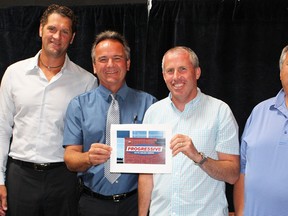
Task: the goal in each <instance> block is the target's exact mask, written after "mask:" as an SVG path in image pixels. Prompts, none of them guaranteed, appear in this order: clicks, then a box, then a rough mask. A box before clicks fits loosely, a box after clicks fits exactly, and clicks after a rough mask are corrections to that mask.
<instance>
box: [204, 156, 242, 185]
mask: <svg viewBox="0 0 288 216" xmlns="http://www.w3.org/2000/svg"><path fill="white" fill-rule="evenodd" d="M232 157H235V158H234V159H233V160H214V159H211V158H208V159H207V161H206V162H205V163H204V164H203V165H201V168H202V169H203V170H204V171H205V172H206V173H207V174H208V175H209V176H210V177H212V178H214V179H217V180H219V181H225V182H227V183H229V184H234V183H235V182H236V181H237V179H238V178H239V156H237V155H235V156H232Z"/></svg>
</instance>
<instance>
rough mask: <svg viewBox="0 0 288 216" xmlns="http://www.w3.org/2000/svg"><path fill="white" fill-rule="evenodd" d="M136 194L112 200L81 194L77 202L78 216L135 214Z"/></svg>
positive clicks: (136, 207) (132, 215)
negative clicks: (115, 200) (116, 200)
mask: <svg viewBox="0 0 288 216" xmlns="http://www.w3.org/2000/svg"><path fill="white" fill-rule="evenodd" d="M137 215H138V194H137V193H135V194H133V195H132V196H130V197H128V198H125V199H123V200H120V201H119V202H114V201H113V200H101V199H98V198H94V197H91V196H89V195H87V194H82V195H81V197H80V202H79V216H137Z"/></svg>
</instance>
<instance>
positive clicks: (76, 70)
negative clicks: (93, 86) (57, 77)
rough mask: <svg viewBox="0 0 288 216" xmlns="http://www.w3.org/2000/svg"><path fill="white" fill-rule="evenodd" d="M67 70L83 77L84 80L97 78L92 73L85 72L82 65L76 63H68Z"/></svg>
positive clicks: (69, 61)
mask: <svg viewBox="0 0 288 216" xmlns="http://www.w3.org/2000/svg"><path fill="white" fill-rule="evenodd" d="M67 70H68V71H69V72H70V73H73V75H76V76H81V77H83V78H88V79H96V77H95V76H94V75H93V74H92V73H91V72H89V71H87V70H85V69H84V68H82V67H81V66H80V65H78V64H76V63H74V62H73V61H71V60H68V62H67Z"/></svg>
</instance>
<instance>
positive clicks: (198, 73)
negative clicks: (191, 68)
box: [195, 67, 201, 80]
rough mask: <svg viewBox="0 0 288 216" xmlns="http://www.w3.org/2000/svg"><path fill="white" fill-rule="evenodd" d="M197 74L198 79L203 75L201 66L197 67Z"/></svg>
mask: <svg viewBox="0 0 288 216" xmlns="http://www.w3.org/2000/svg"><path fill="white" fill-rule="evenodd" d="M195 75H196V79H197V80H198V79H199V78H200V76H201V68H200V67H197V68H196V69H195Z"/></svg>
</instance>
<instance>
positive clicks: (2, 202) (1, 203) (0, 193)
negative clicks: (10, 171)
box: [0, 185, 7, 216]
mask: <svg viewBox="0 0 288 216" xmlns="http://www.w3.org/2000/svg"><path fill="white" fill-rule="evenodd" d="M6 210H7V190H6V186H5V185H0V216H5V215H6Z"/></svg>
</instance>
